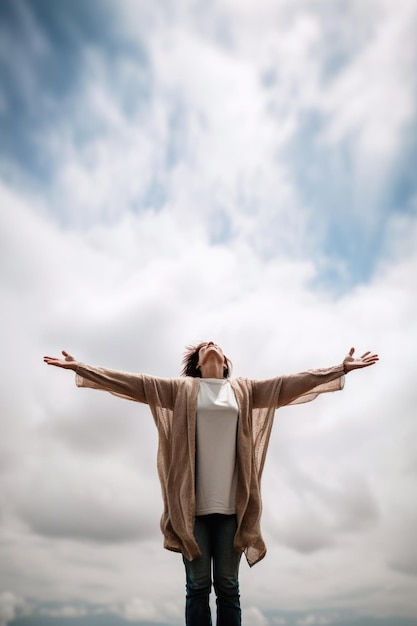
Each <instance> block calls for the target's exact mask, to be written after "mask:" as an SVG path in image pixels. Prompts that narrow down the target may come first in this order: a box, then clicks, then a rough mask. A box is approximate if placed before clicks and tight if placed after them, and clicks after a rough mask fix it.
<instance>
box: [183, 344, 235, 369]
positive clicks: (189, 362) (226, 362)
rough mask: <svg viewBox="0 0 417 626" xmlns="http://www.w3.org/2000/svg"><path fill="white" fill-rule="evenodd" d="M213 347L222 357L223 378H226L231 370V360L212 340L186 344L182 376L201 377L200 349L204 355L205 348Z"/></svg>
mask: <svg viewBox="0 0 417 626" xmlns="http://www.w3.org/2000/svg"><path fill="white" fill-rule="evenodd" d="M210 349H214V350H216V352H217V353H218V354H219V355H221V357H222V358H223V378H228V377H229V376H230V374H231V372H232V362H231V361H230V359H228V358H227V357H226V356H225V355H224V354H223V351H222V349H221V348H220V346H218V345H217V344H215V343H214V342H213V341H202V342H201V343H199V344H198V345H196V346H187V347H186V351H185V352H184V356H183V359H182V365H183V369H182V371H181V375H182V376H192V377H193V378H201V370H200V367H199V361H200V350H201V352H202V355H201V356H203V355H205V353H206V352H207V350H210Z"/></svg>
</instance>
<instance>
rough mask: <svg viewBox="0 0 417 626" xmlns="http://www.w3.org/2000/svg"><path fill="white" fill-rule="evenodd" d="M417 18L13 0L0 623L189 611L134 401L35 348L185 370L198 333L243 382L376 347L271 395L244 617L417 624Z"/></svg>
mask: <svg viewBox="0 0 417 626" xmlns="http://www.w3.org/2000/svg"><path fill="white" fill-rule="evenodd" d="M416 27H417V7H416V4H415V2H414V0H396V1H394V0H350V1H347V0H328V1H326V0H323V1H321V2H319V1H317V2H316V1H312V0H256V1H255V0H212V1H208V2H207V1H202V0H158V2H153V1H152V0H89V1H88V2H85V1H84V0H71V2H69V1H65V0H1V2H0V131H1V141H0V206H1V212H0V215H1V232H0V236H1V245H0V255H1V265H0V268H1V269H0V271H1V276H2V280H1V296H2V300H1V302H2V304H1V319H2V324H1V331H2V340H1V343H2V348H3V358H2V360H1V368H2V372H1V378H0V380H1V392H2V408H1V433H2V434H1V438H0V472H1V473H0V498H1V499H0V502H1V510H0V564H1V565H0V626H6V624H7V625H11V624H15V625H17V624H21V625H23V624H24V625H25V626H40V625H41V626H49V625H50V626H57V625H60V624H63V623H65V624H71V625H73V626H87V625H90V624H103V625H105V626H121V625H123V624H128V623H131V624H164V625H167V626H168V625H172V626H179V625H180V624H183V605H184V599H183V596H184V574H183V566H182V563H181V559H180V557H179V556H178V555H176V554H172V553H169V552H167V551H164V550H163V548H162V537H161V535H160V532H159V517H160V514H161V510H162V505H161V498H160V488H159V484H158V481H157V477H156V468H155V451H156V433H155V429H154V425H153V422H152V419H151V417H150V414H149V411H148V410H147V407H143V406H140V405H137V404H135V403H132V402H128V401H122V400H118V399H116V398H115V397H113V396H110V395H107V394H104V393H100V392H94V391H91V390H80V389H77V388H76V387H75V385H74V379H73V374H72V373H70V372H66V371H63V370H58V369H53V368H50V367H47V366H46V365H44V364H43V362H42V356H43V355H44V354H52V355H58V353H59V351H60V350H61V349H67V350H68V351H69V352H71V353H73V354H74V355H75V356H76V357H77V358H78V359H79V360H81V361H84V362H87V363H91V364H95V365H102V366H107V367H112V368H116V369H125V370H130V371H140V372H146V373H149V374H155V375H160V376H177V375H178V372H179V368H180V360H181V355H182V352H183V349H184V346H185V345H187V344H190V343H193V342H198V341H200V340H204V339H213V340H214V341H216V342H218V343H219V344H220V345H222V346H223V348H224V350H225V352H226V354H227V355H228V356H229V357H230V358H231V360H232V361H233V363H234V375H247V376H250V377H254V378H261V377H268V376H274V375H278V374H281V373H290V372H296V371H300V370H303V369H309V368H314V367H322V366H323V367H324V366H329V365H333V364H337V363H339V362H340V361H341V360H342V359H343V357H344V356H345V354H346V352H347V351H348V349H349V348H350V347H351V346H356V347H357V350H358V351H359V352H362V351H365V350H367V349H371V350H373V351H376V352H379V354H380V356H381V361H380V363H379V364H378V365H377V366H375V367H373V368H370V369H367V370H363V371H361V372H353V373H352V374H350V375H349V377H348V378H347V380H346V386H345V389H344V390H343V391H342V392H338V393H335V394H330V395H328V396H326V397H322V398H320V399H318V400H316V401H315V402H313V403H312V404H310V405H305V406H300V407H288V408H285V409H282V410H281V411H279V412H278V413H277V416H276V423H275V429H274V432H273V436H272V441H271V447H270V451H269V456H268V460H267V465H266V468H265V474H264V484H263V492H264V517H263V531H264V535H265V539H266V541H267V544H268V554H267V557H266V558H265V560H264V561H262V562H261V563H260V564H258V565H257V566H256V567H254V568H253V569H249V568H248V567H247V566H246V563H243V564H242V568H241V588H242V605H243V623H244V625H245V626H315V625H328V626H350V625H352V626H406V625H407V626H411V625H413V626H415V625H416V624H417V609H416V604H415V598H416V594H417V552H416V550H415V529H416V526H417V502H416V477H417V449H416V448H417V446H416V437H417V428H416V422H415V407H416V405H417V386H416V383H415V379H416V374H417V365H416V357H415V350H416V346H417V316H416V304H417V288H416V275H417V245H416V244H417V182H416V176H415V172H416V158H417V115H416V113H417V99H416V89H417V72H416V63H417V39H416V37H415V33H416ZM64 617H66V618H67V619H66V620H64V621H62V620H63V618H64ZM69 618H72V619H69Z"/></svg>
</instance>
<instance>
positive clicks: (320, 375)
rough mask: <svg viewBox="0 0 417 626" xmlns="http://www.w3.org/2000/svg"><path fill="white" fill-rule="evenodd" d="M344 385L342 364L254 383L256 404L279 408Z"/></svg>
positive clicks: (301, 401)
mask: <svg viewBox="0 0 417 626" xmlns="http://www.w3.org/2000/svg"><path fill="white" fill-rule="evenodd" d="M343 386H344V370H343V364H341V365H336V366H334V367H329V368H326V369H315V370H308V371H306V372H299V373H298V374H290V375H288V376H279V377H276V378H270V379H267V380H258V381H256V380H255V381H253V382H252V393H253V406H254V408H262V407H267V406H271V404H273V405H274V406H275V407H276V408H278V407H280V406H285V405H287V404H300V403H303V402H310V401H311V400H314V398H316V397H317V396H318V395H319V394H321V393H327V392H329V391H338V390H340V389H343Z"/></svg>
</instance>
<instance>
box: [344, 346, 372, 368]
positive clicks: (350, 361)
mask: <svg viewBox="0 0 417 626" xmlns="http://www.w3.org/2000/svg"><path fill="white" fill-rule="evenodd" d="M354 352H355V348H351V349H350V350H349V354H348V355H347V356H346V357H345V359H344V361H343V368H344V370H345V372H346V373H347V372H350V371H351V370H356V369H359V368H361V367H369V366H370V365H374V364H375V363H376V362H377V361H379V357H378V355H377V354H371V353H370V352H365V353H364V354H362V356H361V357H359V358H354V356H353V354H354Z"/></svg>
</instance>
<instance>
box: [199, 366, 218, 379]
mask: <svg viewBox="0 0 417 626" xmlns="http://www.w3.org/2000/svg"><path fill="white" fill-rule="evenodd" d="M200 372H201V378H224V376H223V364H219V363H207V364H206V365H201V366H200Z"/></svg>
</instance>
